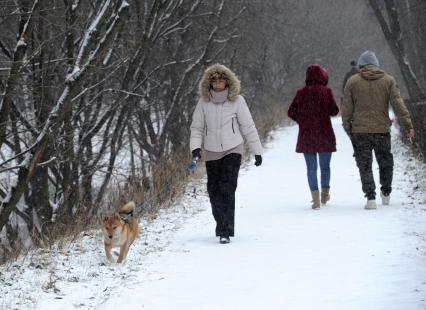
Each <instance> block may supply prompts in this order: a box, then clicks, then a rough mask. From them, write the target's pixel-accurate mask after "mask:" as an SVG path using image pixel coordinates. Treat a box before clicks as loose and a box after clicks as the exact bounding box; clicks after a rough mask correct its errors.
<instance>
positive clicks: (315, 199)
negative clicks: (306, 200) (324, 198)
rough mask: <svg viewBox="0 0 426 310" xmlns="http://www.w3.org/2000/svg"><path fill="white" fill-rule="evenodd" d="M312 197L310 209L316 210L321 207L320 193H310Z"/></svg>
mask: <svg viewBox="0 0 426 310" xmlns="http://www.w3.org/2000/svg"><path fill="white" fill-rule="evenodd" d="M311 195H312V209H314V210H317V209H319V208H320V207H321V204H320V193H319V191H317V190H316V191H312V192H311Z"/></svg>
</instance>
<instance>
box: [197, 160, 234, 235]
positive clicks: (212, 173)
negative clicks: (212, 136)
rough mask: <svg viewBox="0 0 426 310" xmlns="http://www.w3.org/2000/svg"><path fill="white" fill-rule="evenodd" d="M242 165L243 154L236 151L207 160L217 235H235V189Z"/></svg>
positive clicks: (208, 185) (208, 186)
mask: <svg viewBox="0 0 426 310" xmlns="http://www.w3.org/2000/svg"><path fill="white" fill-rule="evenodd" d="M240 165H241V155H240V154H234V153H232V154H229V155H226V156H225V157H223V158H221V159H219V160H211V161H206V168H207V191H208V193H209V198H210V203H211V206H212V212H213V217H214V219H215V221H216V236H220V237H233V236H234V226H235V191H236V189H237V180H238V172H239V170H240Z"/></svg>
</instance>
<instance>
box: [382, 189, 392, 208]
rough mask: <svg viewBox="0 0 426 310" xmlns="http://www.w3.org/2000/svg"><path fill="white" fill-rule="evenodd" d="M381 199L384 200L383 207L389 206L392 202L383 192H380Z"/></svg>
mask: <svg viewBox="0 0 426 310" xmlns="http://www.w3.org/2000/svg"><path fill="white" fill-rule="evenodd" d="M380 197H381V198H382V205H384V206H388V205H389V201H390V195H385V194H383V193H382V192H380Z"/></svg>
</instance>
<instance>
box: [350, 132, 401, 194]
mask: <svg viewBox="0 0 426 310" xmlns="http://www.w3.org/2000/svg"><path fill="white" fill-rule="evenodd" d="M351 140H352V145H353V148H354V152H355V153H354V157H355V160H356V164H357V166H358V169H359V174H360V176H361V183H362V191H363V192H364V194H365V197H367V198H368V199H375V198H376V184H375V183H374V177H373V170H372V164H373V151H374V155H375V157H376V160H377V164H378V165H379V176H380V185H381V188H380V189H381V191H382V193H383V194H384V195H389V194H390V193H391V191H392V176H393V155H392V153H391V137H390V133H354V134H352V135H351Z"/></svg>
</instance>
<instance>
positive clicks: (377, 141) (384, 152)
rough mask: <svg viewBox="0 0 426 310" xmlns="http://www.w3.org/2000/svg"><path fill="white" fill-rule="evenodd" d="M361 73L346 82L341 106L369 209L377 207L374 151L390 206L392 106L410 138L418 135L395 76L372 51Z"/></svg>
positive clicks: (361, 62) (383, 195) (361, 65)
mask: <svg viewBox="0 0 426 310" xmlns="http://www.w3.org/2000/svg"><path fill="white" fill-rule="evenodd" d="M358 67H359V69H360V72H359V73H357V74H355V75H353V76H352V77H351V78H350V79H349V80H348V82H347V83H346V86H345V89H344V94H343V104H342V107H341V114H342V121H343V127H344V129H345V131H346V133H347V134H348V135H349V137H350V139H351V141H352V145H353V148H354V153H355V154H354V156H355V160H356V163H357V166H358V169H359V172H360V176H361V183H362V190H363V192H364V194H365V197H366V198H367V204H366V205H365V208H366V209H376V207H377V206H376V200H375V199H376V191H375V190H376V186H375V183H374V177H373V172H372V160H373V159H372V158H373V157H372V151H373V150H374V154H375V157H376V160H377V163H378V165H379V174H380V184H381V193H380V195H381V198H382V204H383V205H388V204H389V200H390V193H391V191H392V176H393V164H394V163H393V156H392V153H391V136H390V126H391V125H392V121H391V120H390V119H389V105H390V106H391V107H392V109H393V111H394V112H395V114H396V116H397V117H398V119H399V122H400V123H401V126H402V127H403V128H404V130H405V131H406V133H407V137H408V138H409V139H412V138H413V137H414V130H413V125H412V123H411V118H410V114H409V112H408V110H407V107H406V106H405V104H404V101H403V100H402V98H401V94H400V91H399V88H398V86H397V84H396V82H395V79H394V78H393V77H392V76H391V75H389V74H388V73H386V72H385V71H383V70H382V69H380V67H379V61H378V59H377V57H376V55H375V54H374V52H372V51H365V52H364V53H362V54H361V56H360V57H359V60H358Z"/></svg>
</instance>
